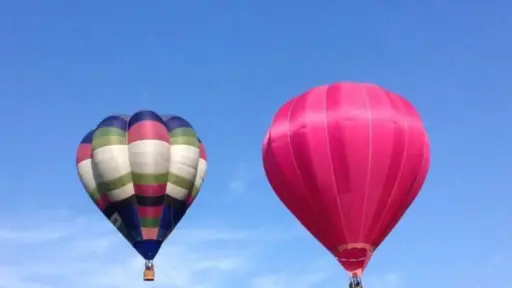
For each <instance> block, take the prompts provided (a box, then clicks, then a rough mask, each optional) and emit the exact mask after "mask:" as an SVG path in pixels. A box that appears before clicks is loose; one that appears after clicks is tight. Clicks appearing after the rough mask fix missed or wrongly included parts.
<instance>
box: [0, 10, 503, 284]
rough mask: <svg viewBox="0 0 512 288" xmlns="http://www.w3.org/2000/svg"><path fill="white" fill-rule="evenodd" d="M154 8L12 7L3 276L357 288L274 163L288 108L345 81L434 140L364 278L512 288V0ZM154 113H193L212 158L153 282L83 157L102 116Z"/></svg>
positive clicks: (5, 41)
mask: <svg viewBox="0 0 512 288" xmlns="http://www.w3.org/2000/svg"><path fill="white" fill-rule="evenodd" d="M150 2H151V3H149V2H148V3H142V2H141V1H130V0H128V1H64V0H54V1H33V0H32V1H28V0H18V1H2V2H0V95H1V98H0V101H1V103H2V106H1V107H2V110H3V111H2V113H0V123H1V125H2V126H1V129H2V135H3V136H2V138H1V141H0V158H1V159H2V163H3V165H1V166H0V175H1V176H0V187H2V189H1V190H2V195H3V196H2V200H1V201H0V247H1V252H0V255H1V256H0V287H1V288H62V287H71V286H72V287H77V288H81V287H99V288H102V287H111V288H112V287H113V288H115V287H130V288H137V287H155V288H158V287H174V288H181V287H197V288H216V287H242V288H244V287H247V288H292V287H293V288H310V287H326V288H330V287H333V288H334V287H344V285H346V276H345V274H344V272H343V271H342V269H341V268H340V267H339V266H338V264H337V263H336V262H335V261H334V260H333V259H332V258H331V256H330V255H329V254H328V253H327V252H326V251H324V250H323V248H321V247H320V245H319V244H317V243H316V242H315V241H314V240H313V239H312V238H311V237H310V236H309V234H307V233H306V232H305V231H304V230H303V229H302V228H301V227H300V226H299V225H298V224H297V222H296V221H295V219H293V218H292V216H291V215H290V214H289V213H288V211H286V210H285V209H284V207H283V206H282V205H281V204H280V202H279V201H278V200H277V198H276V197H275V196H274V195H273V192H272V191H271V190H270V188H269V186H268V184H267V182H266V180H265V178H264V173H263V169H262V165H261V159H260V158H261V155H260V149H261V142H262V140H263V136H264V134H265V131H266V129H267V128H268V125H269V123H270V121H271V119H272V116H273V113H274V112H275V111H276V110H277V108H278V107H279V106H280V105H281V104H283V103H284V102H285V101H286V100H287V99H289V98H291V97H293V96H295V95H297V94H299V93H301V92H303V91H304V90H306V89H308V88H310V87H313V86H316V85H320V84H325V83H329V82H333V81H339V80H355V81H365V82H374V83H377V84H380V85H383V86H384V87H386V88H388V89H391V90H393V91H395V92H398V93H400V94H402V95H403V96H405V97H406V98H408V99H409V100H410V101H411V102H412V103H413V104H414V105H415V106H416V107H417V108H418V110H419V111H420V113H421V115H422V117H423V119H424V122H425V125H426V127H427V130H428V132H429V136H430V139H431V146H432V166H431V172H430V174H429V177H428V180H427V182H426V184H425V186H424V189H423V191H422V193H421V194H420V196H419V198H418V199H417V201H416V202H415V204H414V205H413V206H412V207H411V209H410V210H409V212H408V213H407V214H406V216H405V217H404V218H403V221H402V222H401V223H400V224H399V225H398V226H397V227H396V229H395V231H394V232H393V233H392V234H391V235H390V237H389V238H388V239H387V240H386V241H385V242H384V243H383V245H382V246H381V247H380V248H379V250H378V251H377V253H376V254H375V256H374V258H373V259H372V262H371V264H370V265H369V267H368V269H367V272H366V274H365V281H366V282H365V283H366V284H367V286H365V287H369V288H377V287H378V288H401V287H417V288H423V287H432V286H433V285H435V286H436V287H441V288H443V287H467V288H472V287H481V286H482V285H484V284H485V285H486V286H496V287H507V286H510V283H511V282H510V278H509V275H508V274H506V272H507V271H506V268H505V267H507V266H508V267H510V266H512V261H511V260H510V257H512V250H511V248H510V244H509V243H510V242H511V241H512V233H511V232H510V231H511V229H512V225H511V224H510V219H511V217H512V209H510V206H511V204H512V197H511V196H510V193H509V191H510V178H511V176H512V174H511V172H512V165H511V164H510V163H511V162H510V161H509V159H510V157H511V155H510V149H509V147H511V145H512V136H511V135H512V134H511V133H509V132H508V130H509V127H510V125H509V123H510V122H511V121H512V116H511V115H512V114H511V113H510V112H511V111H512V98H510V97H509V96H510V95H511V93H512V89H511V88H510V87H511V86H510V84H507V80H510V68H509V67H510V65H511V64H512V58H511V57H510V51H512V40H510V37H509V35H512V20H511V18H510V17H509V14H510V13H509V11H510V10H511V9H512V4H509V3H507V2H506V1H497V0H490V1H483V0H473V1H461V0H454V1H441V0H432V1H403V0H402V1H401V0H390V1H376V0H372V1H327V0H319V1H302V2H300V1H291V0H282V1H270V0H260V1H249V0H248V1H234V0H217V1H150ZM355 2H357V3H355ZM313 3H315V4H313ZM138 109H154V110H156V111H158V112H161V113H172V114H177V115H182V116H184V117H186V118H187V119H188V120H190V121H191V123H192V124H193V125H194V126H195V127H196V129H197V130H198V131H199V133H200V136H201V137H202V139H203V140H204V142H205V145H206V149H207V152H208V156H209V171H208V173H207V179H206V182H205V185H204V186H203V187H204V188H203V190H202V194H200V196H199V198H198V200H197V201H196V203H195V204H194V207H193V208H192V209H191V210H190V213H188V215H187V217H186V219H185V220H183V221H182V223H181V224H180V226H179V228H178V229H177V230H176V233H175V234H174V235H173V236H172V237H171V238H169V239H168V241H167V242H166V245H165V247H164V249H163V250H162V251H161V253H160V254H159V257H158V258H157V260H156V265H157V280H158V281H157V282H155V283H150V284H148V283H141V281H140V277H141V269H142V260H141V259H138V258H137V256H136V254H135V252H134V251H133V250H131V248H130V247H129V245H128V244H127V243H125V242H124V240H123V239H121V237H120V236H119V235H117V234H116V231H115V230H114V229H113V228H111V227H110V224H109V223H108V222H107V221H106V220H105V219H103V216H102V215H101V214H100V213H99V212H98V211H97V210H96V208H95V207H94V206H93V205H92V203H90V200H89V199H88V198H87V196H86V194H85V192H84V191H83V189H82V187H81V185H80V183H79V181H78V177H77V173H76V169H75V160H74V159H75V154H74V153H75V149H76V147H77V145H78V143H79V141H80V140H81V138H82V136H83V134H84V133H85V132H86V131H87V130H88V129H90V128H91V127H93V125H95V124H96V123H97V122H98V121H99V120H100V119H102V118H103V117H104V116H106V115H108V114H111V113H119V112H121V113H131V112H134V111H135V110H138Z"/></svg>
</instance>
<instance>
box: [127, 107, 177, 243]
mask: <svg viewBox="0 0 512 288" xmlns="http://www.w3.org/2000/svg"><path fill="white" fill-rule="evenodd" d="M128 151H129V152H128V153H129V161H130V166H131V172H132V173H131V174H132V177H133V183H134V185H133V186H134V189H135V194H136V195H137V196H136V197H137V211H138V215H139V217H140V224H141V227H142V229H141V230H142V237H143V239H144V240H155V239H157V234H158V227H159V226H160V219H161V217H162V209H163V205H164V194H165V190H166V187H167V178H168V169H169V168H168V167H169V163H170V161H171V160H170V159H169V135H168V134H167V128H166V126H165V124H164V122H163V120H162V118H161V117H160V116H159V115H158V114H156V113H154V112H152V111H140V112H137V113H135V114H134V115H133V116H132V117H131V118H130V120H129V122H128Z"/></svg>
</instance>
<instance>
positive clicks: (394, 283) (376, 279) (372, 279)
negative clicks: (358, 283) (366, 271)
mask: <svg viewBox="0 0 512 288" xmlns="http://www.w3.org/2000/svg"><path fill="white" fill-rule="evenodd" d="M403 280H404V279H403V276H402V274H401V273H398V272H391V273H385V274H381V275H373V276H369V277H365V278H364V279H363V284H364V285H365V288H366V287H367V288H377V287H378V288H401V287H403Z"/></svg>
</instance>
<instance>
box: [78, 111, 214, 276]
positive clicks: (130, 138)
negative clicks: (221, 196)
mask: <svg viewBox="0 0 512 288" xmlns="http://www.w3.org/2000/svg"><path fill="white" fill-rule="evenodd" d="M76 164H77V169H78V174H79V177H80V180H81V182H82V184H83V186H84V188H85V190H86V191H87V193H88V194H89V197H90V198H91V199H92V200H93V202H94V203H95V204H96V206H97V207H98V208H99V209H100V211H101V212H102V213H103V214H104V215H105V216H106V217H107V218H108V219H109V220H110V222H111V223H112V224H113V225H114V226H115V227H116V228H117V230H118V231H119V232H120V233H121V235H122V236H123V237H124V238H125V239H126V240H128V242H129V243H130V244H131V245H132V247H133V248H135V250H136V251H137V252H138V253H139V254H140V255H141V256H142V257H143V258H144V259H145V260H146V265H145V270H144V280H145V281H153V280H154V266H153V259H154V258H155V256H156V255H157V253H158V251H159V249H160V247H161V246H162V243H163V242H164V241H165V240H166V239H167V237H168V236H169V235H170V234H171V232H172V231H173V230H174V228H175V227H176V225H177V224H178V223H179V222H180V220H181V219H182V218H183V216H184V215H185V213H186V212H187V210H188V208H189V207H190V206H191V204H192V203H193V201H194V199H195V198H196V196H197V194H198V192H199V190H200V188H201V185H202V183H203V180H204V177H205V172H206V166H207V165H206V164H207V163H206V154H205V150H204V146H203V144H202V143H201V141H200V140H199V138H198V137H197V135H196V131H195V130H194V128H192V125H190V123H189V122H187V121H186V120H185V119H183V118H181V117H178V116H160V115H158V114H156V113H155V112H152V111H139V112H137V113H135V114H133V115H132V116H122V115H113V116H109V117H107V118H105V119H103V121H101V122H100V123H99V124H98V126H97V127H96V128H95V129H93V130H92V131H90V132H89V133H87V134H86V135H85V137H84V138H83V140H82V142H81V143H80V145H79V147H78V151H77V154H76Z"/></svg>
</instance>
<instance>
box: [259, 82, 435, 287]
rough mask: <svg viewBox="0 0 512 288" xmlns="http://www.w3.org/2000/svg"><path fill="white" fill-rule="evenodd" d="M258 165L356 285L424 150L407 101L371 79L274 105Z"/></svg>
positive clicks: (395, 216)
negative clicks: (261, 164) (261, 161)
mask: <svg viewBox="0 0 512 288" xmlns="http://www.w3.org/2000/svg"><path fill="white" fill-rule="evenodd" d="M263 162H264V168H265V172H266V175H267V178H268V180H269V182H270V184H271V186H272V188H273V189H274V191H275V193H276V194H277V196H278V197H279V199H280V200H281V201H282V202H283V204H284V205H285V206H286V207H287V208H288V209H289V210H290V211H291V212H292V213H293V214H294V215H295V217H296V218H297V219H298V220H299V221H300V222H301V223H302V224H303V225H304V226H305V227H306V229H308V231H309V232H311V234H312V235H313V236H314V237H315V238H316V239H317V240H318V241H319V242H320V243H321V244H322V245H323V246H325V248H327V249H328V250H329V251H330V252H331V253H332V255H333V256H334V257H336V259H337V260H338V261H339V263H340V264H341V265H342V266H343V267H344V268H345V269H346V270H347V271H348V272H349V273H350V275H351V287H361V279H360V276H361V274H362V272H363V270H364V268H365V267H366V265H367V264H368V261H369V260H370V258H371V256H372V254H373V252H374V251H375V249H376V248H377V247H378V246H379V245H380V244H381V243H382V241H383V240H384V239H385V238H386V236H387V235H388V234H389V233H390V232H391V230H392V229H393V227H394V226H395V225H396V224H397V223H398V221H399V220H400V218H401V217H402V215H403V214H404V213H405V211H406V210H407V208H408V207H409V206H410V205H411V203H412V202H413V200H414V199H415V198H416V196H417V195H418V193H419V191H420V189H421V187H422V185H423V182H424V181H425V178H426V176H427V172H428V168H429V163H430V152H429V144H428V139H427V134H426V132H425V129H424V127H423V124H422V122H421V120H420V116H419V115H418V113H417V112H416V110H415V109H414V107H413V106H412V105H411V104H410V103H409V102H408V101H407V100H405V99H404V98H402V97H400V96H398V95H396V94H394V93H391V92H389V91H387V90H385V89H383V88H381V87H379V86H376V85H372V84H360V83H336V84H333V85H326V86H320V87H317V88H313V89H311V90H309V91H307V92H306V93H304V94H302V95H300V96H298V97H295V98H293V99H291V100H290V101H289V102H287V103H286V104H284V105H283V106H282V107H281V108H280V109H279V111H278V112H277V114H276V115H275V118H274V120H273V122H272V125H271V127H270V129H269V131H268V133H267V135H266V137H265V140H264V144H263Z"/></svg>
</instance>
